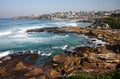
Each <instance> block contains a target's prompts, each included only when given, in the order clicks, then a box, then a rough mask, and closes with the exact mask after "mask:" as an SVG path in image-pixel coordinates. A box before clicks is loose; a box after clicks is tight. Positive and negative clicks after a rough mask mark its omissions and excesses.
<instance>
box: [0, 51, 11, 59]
mask: <svg viewBox="0 0 120 79" xmlns="http://www.w3.org/2000/svg"><path fill="white" fill-rule="evenodd" d="M9 54H10V51H5V52H0V58H2V57H5V56H7V55H9Z"/></svg>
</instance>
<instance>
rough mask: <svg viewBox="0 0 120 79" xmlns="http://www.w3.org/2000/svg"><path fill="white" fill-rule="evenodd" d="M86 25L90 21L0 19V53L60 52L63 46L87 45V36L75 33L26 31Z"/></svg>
mask: <svg viewBox="0 0 120 79" xmlns="http://www.w3.org/2000/svg"><path fill="white" fill-rule="evenodd" d="M88 25H90V23H76V22H74V21H54V20H12V19H0V53H1V54H3V52H7V53H8V52H9V53H14V52H19V51H28V50H30V51H31V50H32V51H41V52H44V53H47V54H49V53H51V54H53V53H62V52H63V50H64V48H65V47H67V48H69V49H73V48H74V47H76V46H80V45H88V44H87V42H88V41H90V39H89V38H87V37H86V36H84V35H78V34H75V33H72V34H71V33H63V34H54V33H47V32H40V33H26V30H28V29H34V28H41V27H53V26H57V27H63V26H68V27H69V26H81V27H82V26H88Z"/></svg>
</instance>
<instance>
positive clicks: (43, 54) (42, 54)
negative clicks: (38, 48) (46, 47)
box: [40, 53, 52, 56]
mask: <svg viewBox="0 0 120 79" xmlns="http://www.w3.org/2000/svg"><path fill="white" fill-rule="evenodd" d="M40 55H41V56H50V55H52V53H48V54H47V53H41V54H40Z"/></svg>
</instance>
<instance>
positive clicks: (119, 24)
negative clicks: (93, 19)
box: [104, 14, 120, 29]
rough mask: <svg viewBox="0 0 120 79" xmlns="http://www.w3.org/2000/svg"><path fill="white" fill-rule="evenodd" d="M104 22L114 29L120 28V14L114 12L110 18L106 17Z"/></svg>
mask: <svg viewBox="0 0 120 79" xmlns="http://www.w3.org/2000/svg"><path fill="white" fill-rule="evenodd" d="M104 22H105V23H107V24H109V25H110V27H111V28H112V29H120V14H112V15H111V16H110V17H109V18H105V19H104Z"/></svg>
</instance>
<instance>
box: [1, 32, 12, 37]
mask: <svg viewBox="0 0 120 79" xmlns="http://www.w3.org/2000/svg"><path fill="white" fill-rule="evenodd" d="M10 34H12V31H4V32H0V36H6V35H10Z"/></svg>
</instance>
